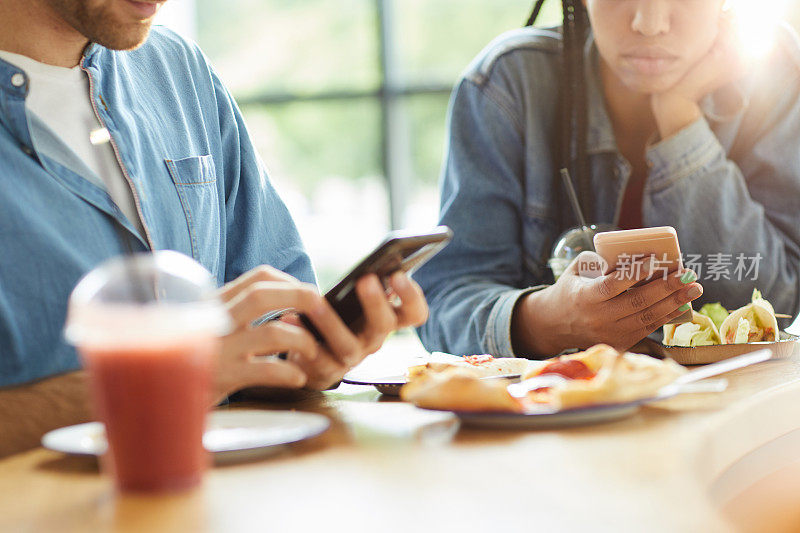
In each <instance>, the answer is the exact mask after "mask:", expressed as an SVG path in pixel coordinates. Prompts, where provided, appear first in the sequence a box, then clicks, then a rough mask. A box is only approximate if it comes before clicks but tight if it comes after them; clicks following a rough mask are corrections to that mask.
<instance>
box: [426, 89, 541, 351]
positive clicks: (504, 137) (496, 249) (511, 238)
mask: <svg viewBox="0 0 800 533" xmlns="http://www.w3.org/2000/svg"><path fill="white" fill-rule="evenodd" d="M513 105H514V104H513V101H512V100H511V99H510V97H508V96H507V95H506V93H505V92H503V91H502V90H500V89H498V88H497V87H496V86H494V85H493V84H492V83H491V82H489V81H486V80H484V81H483V83H481V84H479V83H476V82H475V81H473V80H471V79H469V78H466V79H464V80H462V81H461V83H460V84H459V86H458V87H457V88H456V90H455V92H454V96H453V99H452V101H451V109H450V114H449V117H450V118H449V126H448V131H449V146H448V149H447V155H446V159H445V163H444V168H443V176H442V184H441V190H442V193H441V214H440V219H441V223H442V224H446V225H448V226H450V227H451V228H452V229H453V232H454V238H453V241H452V242H451V243H450V245H449V246H448V247H447V248H445V249H444V250H443V251H442V252H440V253H439V254H438V255H437V256H436V257H434V258H433V259H432V260H431V261H430V262H429V263H427V264H426V265H425V266H424V267H423V268H421V269H420V270H419V271H418V272H417V274H416V275H415V279H416V280H417V281H418V282H419V283H420V285H421V286H422V288H423V290H424V291H425V294H426V297H427V298H428V303H429V305H430V309H431V316H430V319H429V320H428V322H427V323H426V324H425V325H424V326H422V327H421V328H420V329H419V332H420V337H421V339H422V341H423V343H424V344H425V346H426V347H427V348H428V349H429V350H443V351H448V352H451V353H455V354H473V353H491V354H493V355H496V356H513V355H514V354H513V349H512V343H511V315H512V312H513V310H514V306H515V304H516V302H517V301H518V300H519V298H520V297H521V296H522V295H524V294H526V293H527V292H529V291H530V289H524V288H520V287H523V286H524V285H523V281H522V280H523V279H524V276H523V272H522V268H523V267H522V265H523V259H522V257H521V255H522V253H523V252H522V245H521V242H520V241H521V235H520V226H521V221H520V220H519V217H520V213H522V212H523V203H524V192H523V187H522V185H521V183H520V179H519V176H520V175H522V174H523V172H524V170H523V165H524V145H523V141H522V125H521V124H519V122H518V121H516V120H515V119H514V117H515V116H519V115H517V114H515V113H514V112H513V109H514V107H513Z"/></svg>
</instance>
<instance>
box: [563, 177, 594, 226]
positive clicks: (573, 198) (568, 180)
mask: <svg viewBox="0 0 800 533" xmlns="http://www.w3.org/2000/svg"><path fill="white" fill-rule="evenodd" d="M561 178H562V179H563V180H564V186H565V187H566V189H567V196H569V201H570V203H571V204H572V210H573V211H574V212H575V216H577V217H578V221H580V223H581V228H583V229H586V228H588V227H589V225H588V224H587V223H586V218H585V217H584V216H583V210H582V209H581V204H580V202H579V201H578V195H577V194H576V193H575V187H573V185H572V177H571V176H570V175H569V170H567V169H566V168H562V169H561Z"/></svg>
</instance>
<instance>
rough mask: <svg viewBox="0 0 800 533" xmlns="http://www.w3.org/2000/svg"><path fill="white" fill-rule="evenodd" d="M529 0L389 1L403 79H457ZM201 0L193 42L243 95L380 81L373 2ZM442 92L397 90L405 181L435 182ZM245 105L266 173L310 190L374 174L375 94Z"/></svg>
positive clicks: (552, 16) (548, 18)
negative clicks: (404, 131)
mask: <svg viewBox="0 0 800 533" xmlns="http://www.w3.org/2000/svg"><path fill="white" fill-rule="evenodd" d="M532 4H533V2H532V1H529V0H491V1H489V0H396V1H395V2H394V3H393V4H392V10H391V11H392V13H393V17H392V18H393V24H392V30H393V34H394V38H395V40H396V43H395V46H396V50H397V60H398V71H399V72H398V74H399V81H400V83H401V84H402V85H404V86H413V85H418V84H422V85H430V84H439V85H442V86H450V85H452V84H453V83H454V82H455V81H456V80H457V78H458V76H459V73H460V72H461V71H463V69H464V68H465V67H466V66H467V65H468V64H469V62H470V61H471V60H472V59H473V58H474V57H475V55H477V53H478V52H479V51H480V50H481V49H482V48H483V47H484V46H486V45H487V44H488V43H489V42H490V41H491V40H492V39H493V38H495V37H496V36H498V35H499V34H500V33H502V32H504V31H506V30H509V29H513V28H518V27H520V26H521V25H522V24H523V23H524V22H525V20H526V18H527V16H528V14H529V11H530V8H531V6H532ZM197 6H198V40H199V41H200V44H201V46H202V47H203V49H204V51H205V52H206V53H207V54H208V55H209V56H210V58H211V60H212V62H213V64H214V65H215V68H216V69H217V70H218V71H219V72H220V74H221V76H222V78H223V80H224V81H225V83H226V84H227V85H228V87H229V88H230V89H231V91H232V92H233V93H234V95H235V96H236V97H237V98H239V99H241V100H243V101H246V100H247V99H248V98H250V97H253V96H256V95H259V94H276V93H277V94H284V93H292V94H298V95H307V94H319V93H323V92H326V91H340V90H361V91H374V90H375V89H376V88H377V87H378V86H379V85H380V71H379V46H378V43H379V38H378V19H377V8H376V2H375V0H228V1H226V2H219V1H218V0H197ZM543 15H544V16H543V22H544V23H546V24H556V23H557V21H558V20H559V16H560V12H559V10H558V8H557V5H556V3H555V2H550V7H549V8H547V9H546V10H545V13H544V14H543ZM448 98H449V97H448V95H447V94H427V95H411V96H408V97H406V98H404V102H403V108H404V109H405V110H406V112H407V117H408V123H409V128H408V131H409V136H410V139H409V145H410V154H409V156H410V159H411V161H410V165H409V166H408V168H409V169H410V170H411V173H412V175H411V176H409V179H408V180H407V181H408V182H409V183H411V184H412V187H417V186H422V187H425V186H427V187H431V186H433V184H435V183H436V181H437V176H438V173H439V166H440V164H441V157H442V152H443V146H444V140H445V139H444V126H445V115H446V111H447V103H448ZM243 111H244V113H245V115H246V119H247V122H248V125H249V127H250V129H251V130H252V133H253V137H254V138H255V139H256V143H257V145H258V148H259V151H260V153H261V155H262V157H263V158H264V159H265V161H266V163H267V165H268V167H269V168H270V171H271V173H272V174H273V177H274V178H276V179H277V180H278V181H282V180H289V181H291V182H292V183H293V184H295V185H297V186H299V187H300V189H301V190H302V191H303V192H304V193H306V194H308V193H310V191H311V190H312V189H313V187H314V184H315V183H316V182H318V181H319V180H320V179H324V178H325V177H326V176H331V175H335V176H346V177H351V178H353V179H359V178H365V177H366V178H375V177H380V175H381V166H380V146H381V139H380V115H379V113H380V107H379V103H378V101H377V99H374V98H371V99H364V100H337V101H329V102H316V101H315V102H298V103H291V104H273V105H269V106H263V105H247V106H244V108H243Z"/></svg>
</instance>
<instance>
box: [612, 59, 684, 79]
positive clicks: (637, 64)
mask: <svg viewBox="0 0 800 533" xmlns="http://www.w3.org/2000/svg"><path fill="white" fill-rule="evenodd" d="M623 60H624V61H625V62H626V63H628V64H629V65H630V66H631V67H633V69H634V70H636V71H637V72H639V73H640V74H644V75H648V76H657V75H659V74H663V73H665V72H667V71H668V70H670V69H671V68H672V67H673V65H674V64H675V62H676V61H677V60H678V58H677V57H675V56H643V55H628V56H623Z"/></svg>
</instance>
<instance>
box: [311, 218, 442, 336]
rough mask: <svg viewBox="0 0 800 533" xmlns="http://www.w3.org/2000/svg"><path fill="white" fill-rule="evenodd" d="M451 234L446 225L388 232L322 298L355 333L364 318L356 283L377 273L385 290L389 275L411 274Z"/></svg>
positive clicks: (317, 333)
mask: <svg viewBox="0 0 800 533" xmlns="http://www.w3.org/2000/svg"><path fill="white" fill-rule="evenodd" d="M452 237H453V232H452V230H450V228H448V227H447V226H438V227H436V228H434V229H432V230H431V231H428V232H424V233H410V232H391V233H389V234H388V235H387V236H386V238H385V239H384V241H383V242H382V243H381V244H379V245H378V246H377V247H376V248H375V249H374V250H373V251H372V252H371V253H370V254H369V255H367V256H366V257H365V258H364V259H362V260H361V261H360V262H359V263H358V264H357V265H356V266H355V267H353V269H352V270H351V271H350V272H349V273H348V274H347V275H346V276H344V277H343V278H342V279H341V280H340V281H339V282H338V283H337V284H336V285H334V287H333V288H332V289H331V290H329V291H328V292H327V293H326V294H325V298H326V299H327V300H328V302H329V303H330V304H331V306H332V307H333V309H334V310H335V311H336V312H337V314H338V315H339V316H340V317H341V319H342V321H343V322H344V323H345V324H347V326H348V327H349V328H350V329H351V330H353V331H354V332H358V331H359V329H360V327H361V321H362V319H363V309H362V308H361V303H360V302H359V300H358V295H357V294H356V291H355V285H356V282H357V281H358V280H359V279H361V278H362V277H363V276H365V275H366V274H377V275H378V278H379V279H380V280H381V283H383V286H384V288H386V289H387V290H388V278H389V276H391V275H392V274H394V273H395V272H398V271H402V272H406V273H408V274H412V273H413V272H414V271H415V270H416V269H417V268H419V267H420V266H422V265H423V264H424V263H425V262H427V261H428V260H429V259H430V258H431V257H433V256H434V255H436V254H437V253H438V252H439V251H440V250H442V249H443V248H444V247H445V246H447V244H448V243H449V242H450V240H451V239H452ZM300 319H301V320H302V321H303V324H304V325H305V326H306V328H308V330H309V331H311V333H312V334H314V336H315V337H316V338H317V340H319V341H322V340H323V339H322V337H321V335H320V334H319V332H318V331H317V329H316V328H315V327H314V325H313V324H312V323H311V321H310V320H308V319H307V318H306V317H305V316H302V315H301V316H300Z"/></svg>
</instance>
